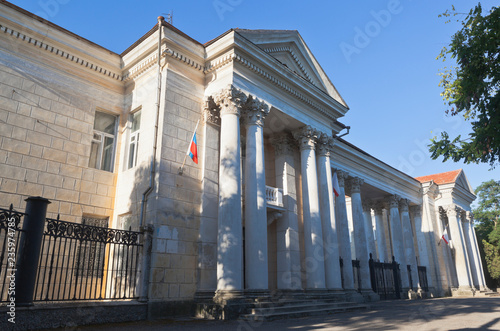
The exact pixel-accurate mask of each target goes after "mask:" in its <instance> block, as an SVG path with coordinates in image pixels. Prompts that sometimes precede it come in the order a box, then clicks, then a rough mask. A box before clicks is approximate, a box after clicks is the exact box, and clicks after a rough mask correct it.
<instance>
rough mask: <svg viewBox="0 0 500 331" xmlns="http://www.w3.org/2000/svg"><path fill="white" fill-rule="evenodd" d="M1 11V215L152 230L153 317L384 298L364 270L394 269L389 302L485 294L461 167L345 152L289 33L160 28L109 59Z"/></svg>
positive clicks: (298, 40) (319, 77)
mask: <svg viewBox="0 0 500 331" xmlns="http://www.w3.org/2000/svg"><path fill="white" fill-rule="evenodd" d="M0 8H1V10H0V128H1V130H0V174H1V175H0V198H1V199H0V204H1V206H2V207H7V206H8V205H9V204H11V203H12V204H13V205H14V207H15V208H22V207H23V204H24V201H23V200H24V199H25V198H26V197H27V196H43V197H45V198H47V199H49V200H50V201H51V204H50V205H49V207H48V212H49V215H51V217H55V216H56V215H60V217H61V219H65V220H68V221H74V222H83V221H84V220H85V219H86V218H92V219H100V220H102V222H103V223H102V224H103V225H104V226H108V227H111V228H121V229H127V228H129V227H132V228H135V229H138V228H139V227H141V226H144V225H152V226H153V227H154V233H153V246H152V252H151V269H150V270H151V273H150V278H149V281H148V284H149V285H148V286H149V287H148V298H149V303H150V305H152V306H154V307H156V308H155V309H156V310H155V311H157V312H159V313H158V314H160V315H161V309H162V307H166V306H168V305H170V304H172V303H174V304H175V303H177V302H186V301H188V302H195V301H197V300H207V299H209V300H214V301H215V302H218V303H225V302H229V301H231V300H241V299H245V300H247V299H248V300H252V298H261V297H269V296H272V295H273V294H275V293H277V291H278V292H280V293H287V295H289V296H291V297H294V296H304V295H306V296H308V297H315V296H316V297H324V296H326V295H331V296H336V297H341V298H345V299H346V300H354V301H375V300H379V299H380V296H379V294H378V293H377V292H376V291H375V290H374V286H373V279H372V278H371V273H370V262H369V260H370V256H371V257H372V260H373V261H375V262H387V263H391V262H393V261H395V262H396V263H397V264H399V270H400V281H401V284H400V287H399V288H398V289H399V292H400V293H401V295H402V297H410V298H412V297H415V296H417V295H420V296H427V297H430V296H433V297H439V296H444V295H452V294H453V295H471V296H472V295H477V294H479V293H480V291H484V290H485V289H486V286H485V281H484V275H483V271H482V266H481V259H480V256H479V251H478V246H477V239H476V236H475V232H474V227H473V218H472V214H471V212H470V211H471V207H470V205H471V203H472V201H473V200H474V199H475V195H474V192H473V190H472V188H471V187H470V185H469V183H468V182H467V178H466V176H465V174H464V173H463V171H461V170H457V171H451V172H448V173H444V174H436V175H431V176H426V177H419V178H413V177H411V176H409V175H407V174H405V173H403V172H401V171H398V170H396V169H395V168H393V167H391V166H390V165H388V164H386V163H384V162H383V161H381V160H379V159H377V158H375V157H373V156H371V155H369V154H368V153H366V152H364V151H363V150H362V149H360V148H359V147H357V146H354V145H352V144H350V143H349V142H348V138H349V136H348V135H347V134H348V132H349V128H350V127H349V126H348V123H342V117H343V116H344V115H345V114H346V113H347V111H348V110H349V108H348V106H347V103H346V102H345V101H344V99H343V98H342V97H341V96H340V94H339V92H338V91H337V89H336V88H335V86H334V85H333V84H332V82H331V81H330V79H329V78H328V76H327V74H326V73H325V72H324V71H323V69H322V68H321V66H320V64H319V63H318V62H317V61H316V59H315V58H314V56H313V54H312V52H311V50H310V49H309V48H308V47H307V45H306V43H305V41H304V40H303V39H302V37H301V36H300V34H299V33H298V32H297V31H291V30H244V29H231V30H229V31H227V32H225V33H223V34H222V35H220V36H218V37H216V38H214V39H213V40H211V41H209V42H207V43H204V44H203V43H200V42H198V41H196V40H194V39H192V38H191V37H189V36H187V35H186V34H184V33H182V32H181V31H179V30H178V29H176V28H175V27H174V26H172V25H170V24H168V23H166V22H165V21H164V20H163V19H162V18H159V20H158V23H157V24H156V25H155V27H154V28H152V29H151V30H150V31H148V32H147V33H146V34H145V35H144V36H143V37H142V38H140V39H139V40H138V41H136V42H135V43H133V44H132V45H131V46H130V47H129V48H128V49H127V50H125V51H124V52H123V53H121V54H116V53H114V52H112V51H110V50H107V49H105V48H103V47H101V46H99V45H96V44H95V43H93V42H91V41H89V40H86V39H84V38H82V37H80V36H77V35H75V34H73V33H71V32H69V31H67V30H65V29H64V28H62V27H59V26H57V25H55V24H53V23H51V22H48V21H45V20H43V19H41V18H39V17H37V16H35V15H34V14H32V13H29V12H27V11H25V10H23V9H21V8H19V7H16V6H14V5H12V4H10V3H8V2H5V1H2V3H1V4H0ZM110 37H111V36H110ZM197 123H199V125H198V126H197ZM195 128H197V129H196V137H197V142H198V159H199V161H198V164H196V163H194V162H192V160H191V159H190V158H189V157H188V159H187V160H186V162H185V164H184V165H183V162H184V161H185V155H186V149H187V148H188V146H189V144H190V140H191V137H192V135H193V132H194V130H195ZM445 229H446V234H447V236H448V239H450V240H449V243H448V244H447V243H445V242H444V241H443V240H441V238H442V235H443V232H444V231H445ZM351 261H354V262H353V263H351ZM356 261H357V262H356ZM419 267H425V268H424V269H422V268H419ZM419 270H424V271H423V272H424V274H425V275H426V284H425V286H424V284H421V282H422V279H423V278H422V277H423V276H422V275H421V274H419Z"/></svg>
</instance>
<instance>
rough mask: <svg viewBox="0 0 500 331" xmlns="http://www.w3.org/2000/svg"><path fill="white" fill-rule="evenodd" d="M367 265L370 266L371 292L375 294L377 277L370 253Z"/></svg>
mask: <svg viewBox="0 0 500 331" xmlns="http://www.w3.org/2000/svg"><path fill="white" fill-rule="evenodd" d="M368 265H369V266H370V281H371V283H372V290H373V292H375V293H377V276H376V275H375V266H374V264H373V256H372V253H370V259H369V260H368Z"/></svg>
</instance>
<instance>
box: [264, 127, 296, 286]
mask: <svg viewBox="0 0 500 331" xmlns="http://www.w3.org/2000/svg"><path fill="white" fill-rule="evenodd" d="M271 144H272V145H273V147H274V152H275V169H276V170H275V171H276V186H277V187H278V188H280V189H282V190H283V207H284V209H285V210H284V211H283V216H282V217H281V218H279V219H277V221H276V222H277V223H276V246H277V262H278V266H277V272H278V275H277V286H278V289H280V290H301V289H302V280H301V272H300V247H299V224H298V216H297V188H296V184H295V183H296V174H295V161H294V153H295V151H296V149H297V147H296V145H297V142H296V141H295V140H294V139H293V137H292V136H291V135H290V134H288V133H284V132H283V133H279V134H275V135H273V136H272V138H271Z"/></svg>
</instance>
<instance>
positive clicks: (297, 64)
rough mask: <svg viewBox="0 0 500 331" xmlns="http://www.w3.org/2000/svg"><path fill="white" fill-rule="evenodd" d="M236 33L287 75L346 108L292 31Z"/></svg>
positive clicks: (308, 51)
mask: <svg viewBox="0 0 500 331" xmlns="http://www.w3.org/2000/svg"><path fill="white" fill-rule="evenodd" d="M235 31H236V32H237V33H239V34H240V35H242V36H243V37H245V38H246V39H248V40H250V41H251V42H252V43H254V44H255V45H257V46H259V47H260V48H261V49H262V50H264V51H265V52H266V53H267V54H269V55H270V56H272V57H274V58H275V59H276V60H277V61H278V62H279V63H280V64H281V65H283V66H284V67H286V68H287V69H288V70H290V71H291V72H293V73H295V74H296V75H298V76H300V77H301V78H303V79H304V80H305V81H307V82H308V83H310V84H313V85H314V86H316V87H317V88H319V89H320V90H322V91H323V92H325V93H327V94H328V95H330V96H331V97H332V98H333V99H335V100H337V101H338V102H339V103H340V104H342V105H343V106H345V107H347V104H346V103H345V101H344V99H343V98H342V97H341V96H340V94H339V92H338V91H337V89H336V88H335V86H334V85H333V84H332V82H331V81H330V79H329V78H328V76H327V75H326V73H325V72H324V71H323V69H322V68H321V66H320V64H319V63H318V62H317V61H316V59H315V58H314V56H313V54H312V53H311V51H310V50H309V48H308V47H307V45H306V43H305V42H304V40H303V39H302V37H301V36H300V34H299V33H298V31H295V30H246V29H236V30H235Z"/></svg>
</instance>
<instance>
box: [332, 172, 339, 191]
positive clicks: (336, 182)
mask: <svg viewBox="0 0 500 331" xmlns="http://www.w3.org/2000/svg"><path fill="white" fill-rule="evenodd" d="M333 193H335V196H336V197H338V196H339V195H340V187H339V179H338V178H337V172H336V171H335V172H334V173H333Z"/></svg>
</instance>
